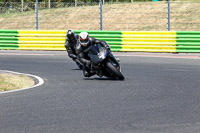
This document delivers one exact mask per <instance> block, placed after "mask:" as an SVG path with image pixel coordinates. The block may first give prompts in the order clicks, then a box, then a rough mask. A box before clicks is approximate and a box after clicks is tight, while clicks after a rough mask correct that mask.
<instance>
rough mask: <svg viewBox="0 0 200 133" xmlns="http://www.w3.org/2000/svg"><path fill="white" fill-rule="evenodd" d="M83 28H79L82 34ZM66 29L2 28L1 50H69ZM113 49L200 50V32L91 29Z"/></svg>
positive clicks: (129, 50)
mask: <svg viewBox="0 0 200 133" xmlns="http://www.w3.org/2000/svg"><path fill="white" fill-rule="evenodd" d="M81 31H82V30H75V33H76V34H79V33H80V32H81ZM66 32H67V31H66V30H37V31H36V30H0V49H2V50H3V49H6V50H9V49H10V50H66V49H65V47H64V43H65V39H66ZM87 32H88V33H89V35H90V36H91V37H95V38H97V39H99V40H104V41H106V42H107V43H108V44H109V45H110V47H111V51H123V52H170V53H179V52H184V53H191V52H193V53H200V31H177V32H176V31H169V32H168V31H95V30H88V31H87Z"/></svg>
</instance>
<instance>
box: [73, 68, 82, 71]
mask: <svg viewBox="0 0 200 133" xmlns="http://www.w3.org/2000/svg"><path fill="white" fill-rule="evenodd" d="M71 70H74V71H80V70H81V69H80V68H74V69H71ZM81 71H82V70H81Z"/></svg>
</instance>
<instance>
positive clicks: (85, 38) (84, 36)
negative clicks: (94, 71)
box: [79, 32, 89, 47]
mask: <svg viewBox="0 0 200 133" xmlns="http://www.w3.org/2000/svg"><path fill="white" fill-rule="evenodd" d="M79 42H80V44H81V45H82V46H84V47H86V46H87V45H88V44H89V35H88V33H87V32H81V33H80V34H79Z"/></svg>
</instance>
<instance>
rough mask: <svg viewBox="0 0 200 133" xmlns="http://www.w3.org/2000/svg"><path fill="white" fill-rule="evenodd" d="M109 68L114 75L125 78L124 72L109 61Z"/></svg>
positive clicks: (121, 78) (120, 78)
mask: <svg viewBox="0 0 200 133" xmlns="http://www.w3.org/2000/svg"><path fill="white" fill-rule="evenodd" d="M106 65H107V69H109V71H110V72H111V75H112V77H116V78H118V79H119V80H124V76H123V75H122V73H121V72H120V71H119V70H118V69H117V68H116V67H115V66H114V65H113V64H112V63H111V62H109V61H108V62H107V63H106Z"/></svg>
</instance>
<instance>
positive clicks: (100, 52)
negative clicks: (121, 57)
mask: <svg viewBox="0 0 200 133" xmlns="http://www.w3.org/2000/svg"><path fill="white" fill-rule="evenodd" d="M88 57H89V58H90V60H91V62H92V67H93V68H94V70H95V73H96V74H97V75H98V76H99V77H102V76H105V77H109V78H115V79H119V80H124V76H123V75H122V73H121V66H120V64H119V61H118V60H117V59H116V58H115V57H114V55H113V54H112V53H111V51H110V50H108V49H106V48H105V47H103V46H101V45H100V44H96V45H93V46H91V47H90V48H89V53H88Z"/></svg>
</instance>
